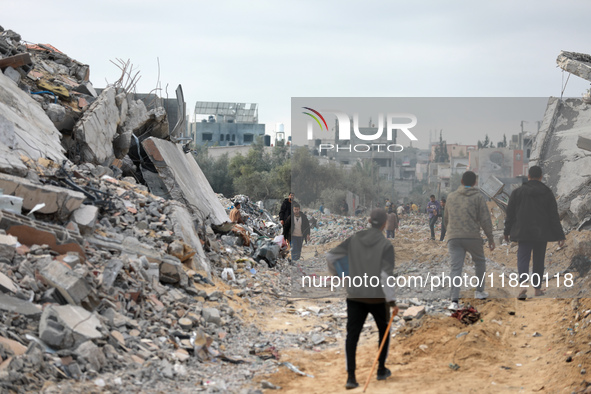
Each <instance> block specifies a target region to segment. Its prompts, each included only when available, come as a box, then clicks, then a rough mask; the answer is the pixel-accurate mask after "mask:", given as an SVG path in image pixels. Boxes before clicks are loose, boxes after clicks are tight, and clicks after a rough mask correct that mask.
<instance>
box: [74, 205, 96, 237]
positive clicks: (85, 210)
mask: <svg viewBox="0 0 591 394" xmlns="http://www.w3.org/2000/svg"><path fill="white" fill-rule="evenodd" d="M98 213H99V209H98V208H97V207H95V206H94V205H83V206H81V207H80V208H78V209H77V210H75V211H74V212H73V213H72V216H71V219H72V220H73V221H74V223H76V224H77V225H78V228H79V229H80V233H82V235H87V234H92V232H93V231H94V226H95V225H96V221H97V219H98Z"/></svg>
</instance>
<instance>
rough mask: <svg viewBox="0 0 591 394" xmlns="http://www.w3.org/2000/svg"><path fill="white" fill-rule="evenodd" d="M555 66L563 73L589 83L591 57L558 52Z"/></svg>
mask: <svg viewBox="0 0 591 394" xmlns="http://www.w3.org/2000/svg"><path fill="white" fill-rule="evenodd" d="M556 64H558V67H560V68H562V69H563V70H564V71H568V72H569V73H571V74H574V75H576V76H578V77H581V78H583V79H586V80H587V81H591V55H587V54H585V53H577V52H567V51H560V54H559V55H558V58H557V59H556Z"/></svg>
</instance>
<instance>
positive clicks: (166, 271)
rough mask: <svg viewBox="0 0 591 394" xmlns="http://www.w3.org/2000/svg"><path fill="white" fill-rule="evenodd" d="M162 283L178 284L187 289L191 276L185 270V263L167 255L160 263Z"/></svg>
mask: <svg viewBox="0 0 591 394" xmlns="http://www.w3.org/2000/svg"><path fill="white" fill-rule="evenodd" d="M160 282H162V283H172V284H178V285H179V286H181V287H187V286H188V284H189V276H188V275H187V273H186V272H185V270H184V268H183V263H181V261H180V260H179V259H177V258H176V257H173V256H170V255H165V256H163V261H162V263H160Z"/></svg>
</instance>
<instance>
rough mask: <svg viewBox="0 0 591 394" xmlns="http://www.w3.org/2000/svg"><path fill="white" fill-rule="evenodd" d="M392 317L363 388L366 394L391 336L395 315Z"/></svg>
mask: <svg viewBox="0 0 591 394" xmlns="http://www.w3.org/2000/svg"><path fill="white" fill-rule="evenodd" d="M391 315H392V316H390V322H389V323H388V328H386V333H385V334H384V339H382V344H381V345H380V350H378V354H377V356H376V359H375V360H374V362H373V365H372V366H371V371H369V375H368V376H367V380H366V381H365V386H364V387H363V392H364V393H365V390H367V386H368V385H369V380H370V379H371V375H373V371H374V370H375V369H376V364H377V363H378V360H379V359H380V354H381V353H382V349H383V348H384V345H385V344H386V339H388V335H390V326H391V325H392V321H393V320H394V313H392V314H391Z"/></svg>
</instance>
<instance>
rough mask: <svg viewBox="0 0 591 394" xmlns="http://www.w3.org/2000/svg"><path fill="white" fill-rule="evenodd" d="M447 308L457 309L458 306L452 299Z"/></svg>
mask: <svg viewBox="0 0 591 394" xmlns="http://www.w3.org/2000/svg"><path fill="white" fill-rule="evenodd" d="M447 309H449V310H450V311H457V310H458V309H460V306H459V305H458V303H457V302H454V301H452V303H451V304H449V306H448V307H447Z"/></svg>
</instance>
